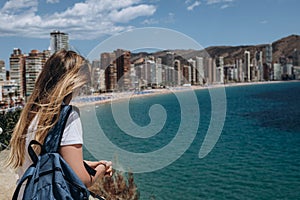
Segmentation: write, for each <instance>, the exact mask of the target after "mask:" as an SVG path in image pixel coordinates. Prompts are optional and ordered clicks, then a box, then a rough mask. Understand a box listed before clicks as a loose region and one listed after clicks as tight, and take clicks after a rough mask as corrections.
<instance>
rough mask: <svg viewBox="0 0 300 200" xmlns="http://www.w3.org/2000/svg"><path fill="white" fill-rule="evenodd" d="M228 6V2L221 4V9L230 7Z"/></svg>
mask: <svg viewBox="0 0 300 200" xmlns="http://www.w3.org/2000/svg"><path fill="white" fill-rule="evenodd" d="M228 7H229V5H228V4H224V5H222V6H221V9H225V8H228Z"/></svg>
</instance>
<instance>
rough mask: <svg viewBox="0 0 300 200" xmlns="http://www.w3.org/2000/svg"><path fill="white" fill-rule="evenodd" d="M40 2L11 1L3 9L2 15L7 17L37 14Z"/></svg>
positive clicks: (26, 0) (34, 0)
mask: <svg viewBox="0 0 300 200" xmlns="http://www.w3.org/2000/svg"><path fill="white" fill-rule="evenodd" d="M37 6H38V0H10V1H7V2H6V3H5V4H4V6H3V7H2V9H1V11H0V13H1V14H2V13H5V14H7V15H11V14H18V13H22V12H26V11H27V12H36V11H37Z"/></svg>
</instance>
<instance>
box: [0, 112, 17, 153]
mask: <svg viewBox="0 0 300 200" xmlns="http://www.w3.org/2000/svg"><path fill="white" fill-rule="evenodd" d="M21 111H22V110H21V109H16V110H15V111H9V112H6V113H1V114H0V127H1V129H2V133H1V131H0V133H1V134H0V150H3V149H4V148H6V147H7V146H8V145H9V141H10V138H11V134H12V132H13V129H14V128H15V125H16V123H17V122H18V119H19V117H20V113H21Z"/></svg>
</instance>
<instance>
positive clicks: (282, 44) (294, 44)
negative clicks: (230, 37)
mask: <svg viewBox="0 0 300 200" xmlns="http://www.w3.org/2000/svg"><path fill="white" fill-rule="evenodd" d="M267 45H269V44H258V45H241V46H212V47H208V48H205V49H203V50H193V49H187V50H181V49H176V50H165V51H158V52H155V53H145V52H142V53H138V54H132V56H133V58H134V59H133V60H136V59H138V58H140V57H142V56H150V55H151V56H154V57H165V56H166V54H167V52H172V53H174V55H175V57H177V58H178V57H179V58H183V59H186V60H187V59H189V58H195V57H196V56H201V57H208V56H210V57H212V58H216V57H219V56H222V57H224V62H225V64H233V63H234V62H235V60H236V59H243V58H244V52H245V51H250V55H251V58H253V57H254V55H255V52H256V51H262V52H263V60H264V59H265V49H266V46H267ZM272 48H273V62H278V61H279V58H280V57H281V56H285V57H291V56H293V55H294V51H295V49H296V50H298V52H300V36H299V35H290V36H288V37H285V38H282V39H279V40H277V41H274V42H273V43H272Z"/></svg>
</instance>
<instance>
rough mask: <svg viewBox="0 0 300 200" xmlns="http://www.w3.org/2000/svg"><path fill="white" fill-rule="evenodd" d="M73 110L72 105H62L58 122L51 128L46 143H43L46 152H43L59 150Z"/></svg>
mask: <svg viewBox="0 0 300 200" xmlns="http://www.w3.org/2000/svg"><path fill="white" fill-rule="evenodd" d="M71 111H72V106H71V105H62V107H61V111H60V115H59V119H58V121H57V123H56V124H55V125H54V126H53V127H52V128H51V129H50V131H49V132H48V134H47V136H46V138H45V140H44V144H43V151H44V152H42V153H57V152H58V150H59V146H60V142H61V138H62V135H63V132H64V129H65V126H66V123H67V120H68V118H69V115H70V113H71Z"/></svg>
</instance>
